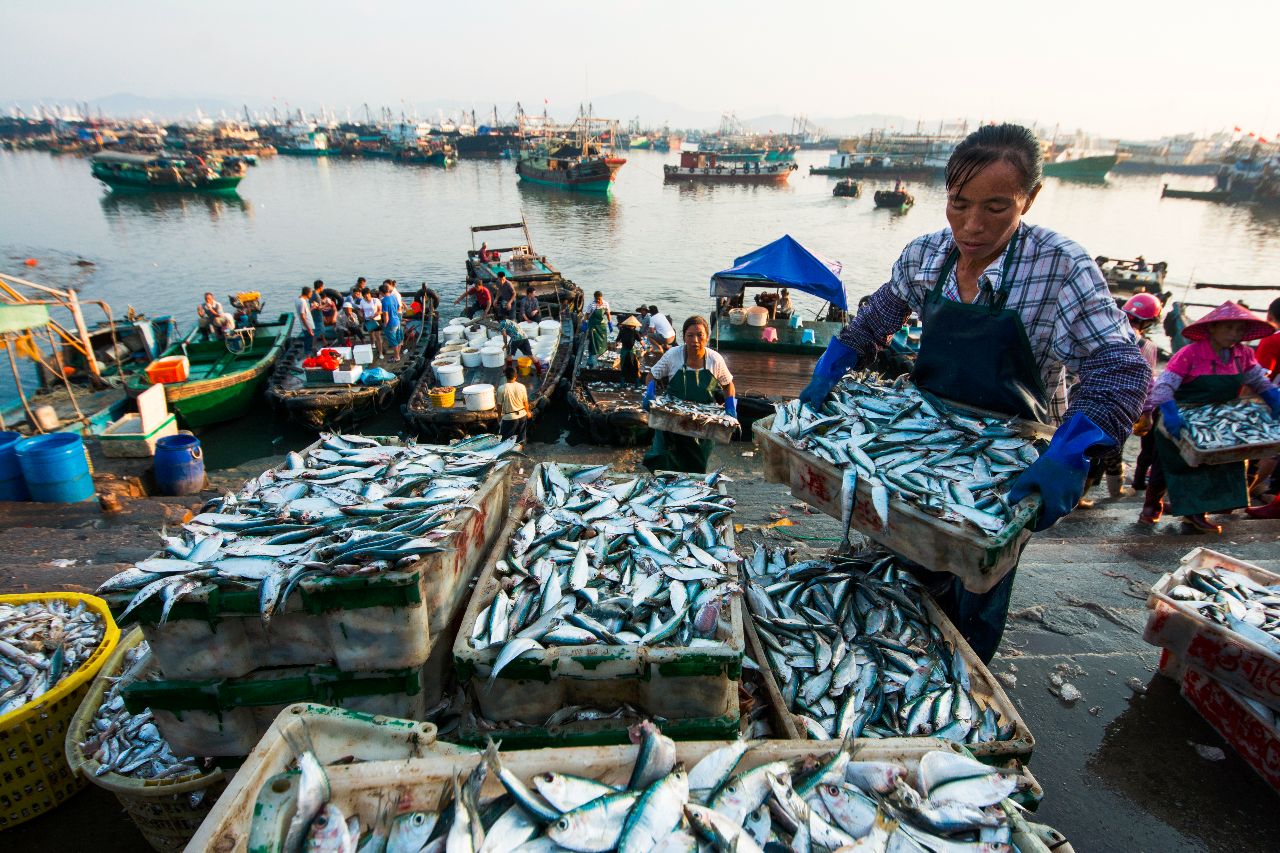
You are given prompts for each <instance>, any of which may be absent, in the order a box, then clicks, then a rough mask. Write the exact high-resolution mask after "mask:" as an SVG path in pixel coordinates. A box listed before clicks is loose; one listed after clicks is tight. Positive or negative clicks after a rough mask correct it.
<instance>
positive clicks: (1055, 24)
mask: <svg viewBox="0 0 1280 853" xmlns="http://www.w3.org/2000/svg"><path fill="white" fill-rule="evenodd" d="M1278 9H1280V6H1278V5H1277V4H1275V3H1274V2H1229V1H1228V2H1217V3H1204V2H1196V3H1187V2H1182V0H1164V2H1158V3H1156V2H1131V0H1107V2H1098V0H1074V2H1061V0H1060V1H1059V2H1053V3H1045V2H1039V3H1037V2H1027V0H1023V2H1017V3H1014V2H1003V1H1002V2H954V0H952V2H935V0H908V2H887V3H886V2H881V3H874V4H873V3H860V2H829V3H817V2H794V0H793V2H784V1H781V0H771V2H757V1H756V0H745V1H740V2H717V0H687V2H667V0H659V2H647V3H646V2H641V1H640V0H632V2H629V3H622V4H619V3H607V2H591V3H586V2H557V0H540V2H509V1H508V0H480V2H470V3H468V2H449V3H431V2H417V3H409V2H390V1H389V0H388V1H387V2H359V0H345V2H328V1H327V0H305V2H295V0H258V2H252V3H247V2H238V0H219V2H216V3H188V2H158V0H150V2H141V1H140V0H138V1H136V2H135V0H108V1H107V2H103V0H85V2H80V0H39V2H28V0H3V2H2V3H0V28H2V29H0V31H2V32H3V33H4V34H5V38H4V40H3V49H0V106H2V107H3V108H4V109H6V110H7V109H8V108H9V107H10V106H12V105H13V103H14V101H15V99H23V100H22V101H21V103H22V104H23V105H29V104H30V101H31V99H33V98H75V99H81V100H85V99H93V98H97V97H102V96H106V95H110V94H114V93H118V92H130V93H133V94H138V95H146V96H165V97H171V96H188V95H199V96H204V97H218V98H223V99H226V100H229V101H231V102H233V103H238V102H241V101H246V100H247V101H248V102H249V104H250V105H251V106H255V105H256V106H270V105H271V104H272V103H273V101H272V99H273V98H274V99H276V100H275V101H274V103H276V104H279V105H281V106H282V105H283V104H284V102H286V101H287V102H289V103H290V104H293V105H319V104H324V105H326V106H331V107H334V108H336V109H338V110H339V111H340V112H341V111H343V110H344V109H346V108H348V107H350V108H359V106H360V105H361V104H362V103H365V102H367V103H369V104H370V105H371V106H373V107H374V108H375V109H377V107H379V106H383V105H385V106H390V107H393V108H396V109H399V107H400V104H401V103H402V102H404V103H408V104H414V103H426V102H434V101H439V100H457V101H459V102H462V103H464V104H465V103H474V105H475V106H476V107H477V108H478V109H481V110H483V109H485V108H487V106H488V105H489V104H491V103H494V102H496V103H497V104H498V105H499V107H500V109H510V107H511V105H512V104H514V102H515V101H517V100H519V101H521V102H523V103H524V105H525V107H526V109H531V110H533V109H540V108H541V106H542V103H543V99H544V98H545V99H548V100H549V101H550V107H551V110H552V112H553V113H559V114H561V115H565V116H567V115H570V114H571V113H572V112H573V110H574V109H575V108H576V106H577V104H578V102H579V101H582V100H584V99H586V98H602V97H603V96H606V95H612V94H617V93H619V92H632V91H639V92H645V93H648V94H651V95H653V96H656V97H658V98H662V99H663V100H667V101H671V102H674V103H677V104H680V105H682V106H684V107H688V108H691V109H699V110H709V111H712V112H715V113H719V112H721V111H727V110H734V111H736V112H737V114H738V115H739V116H740V117H744V118H746V117H751V116H755V115H762V114H766V113H774V112H778V113H783V114H788V115H789V114H798V113H808V114H809V115H811V116H846V115H855V114H858V113H889V114H897V115H903V116H906V117H908V118H910V119H916V118H920V119H929V120H933V119H940V118H960V117H968V118H970V119H991V118H1009V119H1018V120H1023V121H1032V120H1038V121H1039V122H1041V123H1042V124H1049V125H1052V124H1053V123H1055V122H1060V123H1061V124H1062V126H1063V128H1064V129H1065V128H1072V127H1084V128H1087V129H1090V130H1094V131H1097V132H1100V133H1104V134H1113V135H1125V136H1128V137H1149V136H1156V135H1159V134H1162V133H1168V132H1176V131H1183V130H1191V131H1198V132H1202V131H1214V130H1220V129H1227V130H1229V129H1231V127H1233V126H1235V125H1239V126H1241V127H1243V128H1244V129H1245V130H1253V131H1256V132H1258V133H1259V134H1261V135H1264V136H1268V137H1270V136H1272V135H1275V134H1280V97H1278V96H1277V94H1276V93H1277V85H1276V83H1277V74H1276V47H1275V37H1276V33H1277V32H1278V31H1280V26H1278V25H1280V11H1278ZM616 117H617V118H622V119H626V118H629V116H616ZM646 118H652V119H654V120H657V121H661V120H662V118H663V116H652V117H646Z"/></svg>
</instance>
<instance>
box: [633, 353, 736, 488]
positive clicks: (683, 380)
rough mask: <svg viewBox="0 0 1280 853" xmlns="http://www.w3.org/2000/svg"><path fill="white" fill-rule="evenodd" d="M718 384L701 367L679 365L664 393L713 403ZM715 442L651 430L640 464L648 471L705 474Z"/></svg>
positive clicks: (695, 401)
mask: <svg viewBox="0 0 1280 853" xmlns="http://www.w3.org/2000/svg"><path fill="white" fill-rule="evenodd" d="M719 387H720V383H718V382H716V378H715V376H714V375H713V374H712V373H711V371H710V370H707V369H706V368H705V367H704V368H702V369H695V368H692V367H681V368H680V369H679V370H677V371H676V375H675V376H672V377H671V382H670V383H669V384H668V385H667V393H668V394H670V395H671V396H672V397H679V398H680V399H681V400H688V401H689V402H690V403H714V402H715V399H716V398H715V397H714V396H713V393H712V392H714V391H715V390H716V389H717V388H719ZM715 446H716V443H715V442H714V441H711V440H709V439H705V438H692V437H690V436H687V435H676V434H675V433H673V432H665V431H663V430H654V432H653V445H652V446H651V447H650V448H649V452H648V453H646V454H645V455H644V466H645V467H646V468H648V469H649V470H650V471H683V472H684V473H686V474H705V473H707V460H709V459H710V458H711V451H712V450H713V449H715Z"/></svg>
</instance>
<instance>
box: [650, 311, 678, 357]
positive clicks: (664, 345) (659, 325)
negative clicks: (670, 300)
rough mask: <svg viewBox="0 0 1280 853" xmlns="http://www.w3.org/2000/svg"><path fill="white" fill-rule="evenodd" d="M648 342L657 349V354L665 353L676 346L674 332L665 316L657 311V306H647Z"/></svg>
mask: <svg viewBox="0 0 1280 853" xmlns="http://www.w3.org/2000/svg"><path fill="white" fill-rule="evenodd" d="M649 340H650V341H652V342H653V345H654V346H656V347H657V348H658V352H666V351H667V350H669V349H670V348H671V347H673V346H675V345H676V330H675V329H674V328H673V327H672V325H671V321H670V320H668V319H667V317H666V315H665V314H663V313H662V312H660V311H659V310H658V306H657V305H650V306H649Z"/></svg>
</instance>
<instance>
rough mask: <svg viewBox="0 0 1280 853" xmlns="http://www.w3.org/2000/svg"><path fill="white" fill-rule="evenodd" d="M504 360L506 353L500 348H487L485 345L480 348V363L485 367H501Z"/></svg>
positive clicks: (505, 359)
mask: <svg viewBox="0 0 1280 853" xmlns="http://www.w3.org/2000/svg"><path fill="white" fill-rule="evenodd" d="M506 361H507V354H506V353H504V352H503V351H502V349H501V348H498V349H488V348H487V347H486V348H485V349H482V350H480V363H481V364H483V365H484V366H485V367H502V365H503V364H505V363H506Z"/></svg>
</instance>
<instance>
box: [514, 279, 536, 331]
mask: <svg viewBox="0 0 1280 853" xmlns="http://www.w3.org/2000/svg"><path fill="white" fill-rule="evenodd" d="M541 318H542V306H541V305H539V304H538V297H537V296H536V295H534V292H533V285H532V284H531V285H529V286H528V287H526V288H525V291H524V296H522V297H520V301H519V302H517V303H516V320H518V321H519V322H521V323H536V322H538V320H540V319H541Z"/></svg>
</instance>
